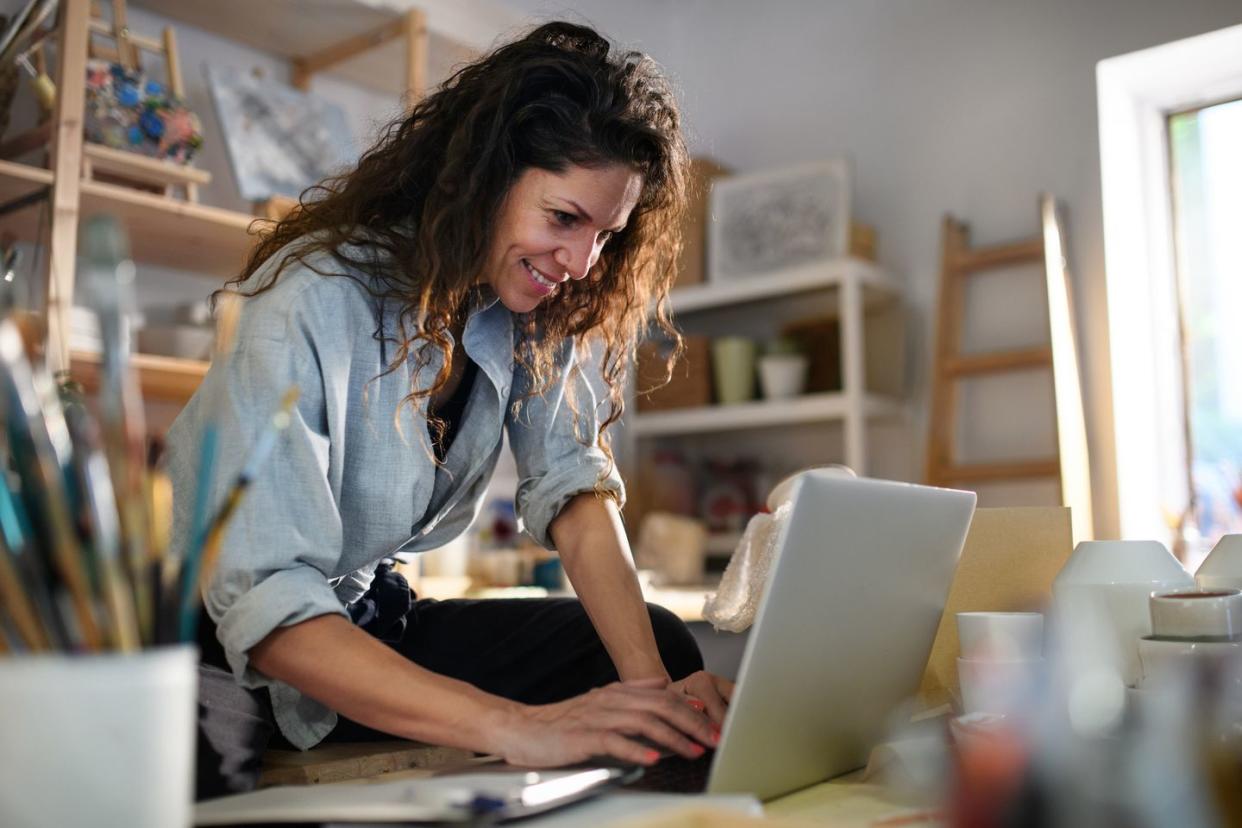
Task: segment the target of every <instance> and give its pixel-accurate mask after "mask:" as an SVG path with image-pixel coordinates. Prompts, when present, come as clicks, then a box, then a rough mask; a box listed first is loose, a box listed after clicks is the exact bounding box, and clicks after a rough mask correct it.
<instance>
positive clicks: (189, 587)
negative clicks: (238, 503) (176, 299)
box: [174, 293, 242, 637]
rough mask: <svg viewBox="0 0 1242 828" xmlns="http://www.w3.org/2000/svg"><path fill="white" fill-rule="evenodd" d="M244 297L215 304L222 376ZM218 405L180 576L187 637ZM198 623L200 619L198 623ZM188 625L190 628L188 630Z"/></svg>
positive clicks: (203, 453)
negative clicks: (186, 615) (188, 616)
mask: <svg viewBox="0 0 1242 828" xmlns="http://www.w3.org/2000/svg"><path fill="white" fill-rule="evenodd" d="M241 307H242V297H241V296H240V295H238V294H236V293H224V294H221V295H220V297H219V299H218V301H217V304H216V341H215V347H214V351H213V355H212V361H211V363H212V371H213V373H217V374H219V375H221V376H223V375H224V372H225V371H227V370H228V360H229V357H230V354H231V353H232V349H233V339H234V337H235V336H236V333H237V323H238V321H239V319H240V317H241ZM221 404H222V403H216V404H215V405H214V406H212V407H210V408H208V410H207V411H206V412H205V414H204V418H203V429H202V435H201V440H202V442H201V443H200V444H199V453H198V474H197V479H196V480H195V488H194V512H193V515H192V517H191V519H190V531H189V534H188V536H187V540H186V550H185V559H184V560H183V561H182V566H181V572H180V581H181V583H180V589H179V595H178V604H177V611H176V612H174V616H176V615H181V617H182V621H181V624H180V633H181V635H182V636H183V637H184V635H185V632H186V630H187V628H191V629H192V627H193V623H194V622H187V621H185V620H184V618H185V614H186V613H187V612H188V611H189V608H191V607H193V606H194V605H195V604H196V602H197V600H198V598H197V591H198V582H199V565H200V562H201V561H202V550H203V544H204V542H205V541H206V538H207V530H208V520H209V519H210V509H211V489H212V483H213V481H214V480H215V465H216V453H217V442H218V440H219V419H220V411H219V407H220V405H221ZM196 620H197V617H196V619H195V621H196ZM187 625H188V626H187Z"/></svg>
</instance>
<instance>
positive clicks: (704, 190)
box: [673, 158, 730, 286]
mask: <svg viewBox="0 0 1242 828" xmlns="http://www.w3.org/2000/svg"><path fill="white" fill-rule="evenodd" d="M729 172H730V171H729V170H728V169H726V168H725V167H722V166H721V165H720V164H717V163H716V162H715V161H713V160H712V159H710V158H695V159H693V160H692V161H691V162H690V176H689V182H688V184H689V186H688V187H687V189H688V193H687V196H688V198H687V200H688V203H687V205H686V214H685V217H684V218H683V220H682V224H681V237H682V248H681V258H680V259H678V262H677V279H676V280H675V281H674V283H673V284H674V286H682V285H697V284H700V283H702V282H703V280H704V279H705V278H707V196H708V193H709V192H710V191H711V186H712V181H713V180H714V179H717V178H720V177H721V176H725V175H728V174H729Z"/></svg>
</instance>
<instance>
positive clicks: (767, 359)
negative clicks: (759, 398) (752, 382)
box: [759, 354, 808, 400]
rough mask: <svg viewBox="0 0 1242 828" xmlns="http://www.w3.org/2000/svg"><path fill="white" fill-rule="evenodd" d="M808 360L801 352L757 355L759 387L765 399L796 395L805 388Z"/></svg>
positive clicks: (782, 398) (778, 398)
mask: <svg viewBox="0 0 1242 828" xmlns="http://www.w3.org/2000/svg"><path fill="white" fill-rule="evenodd" d="M807 365H808V361H807V358H806V357H805V356H803V355H802V354H767V355H766V356H761V357H759V387H760V389H761V390H762V391H763V398H764V399H766V400H785V399H789V398H790V397H796V396H798V395H799V394H801V393H802V392H803V391H804V390H805V389H806V369H807Z"/></svg>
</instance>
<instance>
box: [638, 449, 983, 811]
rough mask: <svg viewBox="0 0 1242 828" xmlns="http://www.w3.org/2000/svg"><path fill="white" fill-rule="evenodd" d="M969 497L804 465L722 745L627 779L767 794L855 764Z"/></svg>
mask: <svg viewBox="0 0 1242 828" xmlns="http://www.w3.org/2000/svg"><path fill="white" fill-rule="evenodd" d="M974 509H975V495H974V493H973V492H963V491H954V490H950V489H936V488H931V487H928V486H917V485H912V484H908V483H894V482H889V481H882V480H870V479H860V478H853V477H845V476H842V475H840V474H838V473H834V472H831V471H827V472H816V471H812V472H808V473H806V474H805V475H804V476H803V477H802V479H801V480H800V482H799V483H798V484H797V487H796V489H795V490H794V496H793V507H792V512H791V515H790V518H789V520H788V522H787V523H786V524H785V526H784V528H783V530H782V532H781V535H780V536H779V537H778V540H777V548H776V560H775V561H774V562H773V566H772V569H771V570H770V571H771V575H770V578H769V581H768V583H767V587H766V589H765V591H764V595H763V597H762V599H761V601H760V604H759V610H758V612H757V614H756V616H755V623H754V625H753V626H752V627H751V629H750V635H749V638H748V640H747V643H746V650H745V652H744V654H743V656H742V663H741V669H740V672H739V675H738V681H737V686H736V688H735V690H734V695H733V701H732V703H731V704H730V706H729V712H728V715H727V716H726V718H725V723H724V727H723V730H722V733H721V739H720V745H719V746H718V747H717V748H716V750H715V752H714V753H710V754H708V755H707V756H705V757H704V758H703V759H700V760H697V761H696V762H689V761H688V760H684V759H680V758H678V757H672V758H669V759H665V760H662V761H661V762H660V763H659V764H657V765H656V766H655V767H654V768H650V769H649V770H648V773H647V775H646V777H645V779H642V780H639V782H638V783H637V785H636V787H640V788H645V789H655V790H679V791H683V792H691V791H702V790H706V792H707V793H713V794H718V793H751V794H754V795H756V796H758V797H759V798H761V799H771V798H773V797H777V796H780V795H782V794H786V793H789V792H790V791H795V790H798V789H799V788H804V787H806V786H808V785H813V784H816V783H818V782H822V781H823V780H825V779H830V778H832V777H834V776H839V775H840V774H843V773H847V772H849V771H851V770H855V769H857V768H860V767H862V766H864V765H865V764H866V761H867V756H868V754H869V753H870V750H871V748H872V747H873V746H874V745H875V744H877V743H878V742H880V741H882V740H883V739H884V737H885V735H886V727H887V725H888V717H889V715H890V714H891V713H892V711H893V710H894V708H896V707H897V706H898V705H899V704H900V703H901V702H903V701H904V700H906V699H908V698H910V697H911V696H913V695H914V694H915V692H916V691H917V690H918V687H919V683H920V681H921V679H922V676H923V670H924V667H925V666H926V664H927V657H928V654H929V653H930V652H931V645H932V640H933V638H934V637H935V634H936V629H937V626H938V625H939V623H940V617H941V614H942V612H943V611H944V605H945V601H946V599H947V598H948V594H949V586H950V584H951V583H952V580H953V573H954V570H955V569H956V567H957V560H958V556H959V555H960V554H961V551H962V544H963V543H964V542H965V540H966V532H967V529H968V528H969V527H970V520H971V517H972V515H973V514H974ZM665 768H667V769H668V772H674V773H673V775H676V772H677V771H681V772H682V773H684V772H686V771H689V774H690V775H691V776H693V775H694V774H695V772H696V770H697V771H698V772H699V773H700V777H699V781H698V783H697V785H696V784H695V782H694V781H693V780H691V781H690V782H688V783H687V781H686V780H685V779H684V778H683V779H681V781H680V784H679V783H678V781H677V780H676V779H671V780H670V781H669V783H668V784H664V783H662V782H661V780H660V777H661V776H662V775H664V774H666V773H668V772H666V771H665ZM703 771H706V777H707V778H706V785H705V787H704V785H703V782H702V776H701V773H702V772H703Z"/></svg>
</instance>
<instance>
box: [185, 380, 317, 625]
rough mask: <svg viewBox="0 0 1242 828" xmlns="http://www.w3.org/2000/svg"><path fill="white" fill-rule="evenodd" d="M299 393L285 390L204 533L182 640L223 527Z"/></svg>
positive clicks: (194, 620) (216, 553) (193, 622)
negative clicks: (244, 464) (197, 572)
mask: <svg viewBox="0 0 1242 828" xmlns="http://www.w3.org/2000/svg"><path fill="white" fill-rule="evenodd" d="M300 394H301V391H300V389H299V388H298V387H297V386H296V385H295V386H292V387H291V388H289V389H288V390H287V391H285V395H284V397H283V398H282V399H281V401H280V408H278V409H277V410H276V412H275V413H274V414H273V415H272V419H271V421H270V422H268V424H267V427H266V428H265V429H264V430H263V431H262V432H261V433H260V434H259V439H258V440H257V441H255V444H254V448H253V449H252V450H251V452H250V459H249V460H248V461H247V462H246V466H245V468H243V469H242V470H241V474H239V475H237V479H236V480H235V481H234V482H233V487H232V488H231V489H229V493H228V495H226V496H225V499H224V505H222V506H221V507H220V511H219V512H217V513H216V516H215V518H214V519H213V520H212V521H211V525H210V526H209V527H208V528H207V534H206V536H205V538H204V540H203V544H202V547H201V548H202V555H201V561H200V563H199V567H200V571H199V578H198V582H197V583H196V584H195V585H194V591H193V594H192V597H191V598H189V599H187V600H186V602H185V603H184V604H183V605H182V615H181V640H182V641H193V640H194V634H195V628H196V627H197V626H198V598H199V596H200V595H201V594H202V591H203V590H205V589H206V588H207V585H208V584H210V583H211V576H212V574H213V573H214V572H215V568H216V561H217V560H218V559H219V557H220V544H221V543H222V542H223V540H224V530H225V529H226V528H228V524H229V520H230V519H231V518H232V517H233V514H234V512H236V511H237V507H238V505H239V504H240V503H241V501H242V497H243V496H244V495H245V494H246V489H247V488H249V486H250V484H251V483H252V482H253V481H254V479H255V477H257V476H258V474H259V470H260V469H261V468H262V467H263V464H264V463H265V462H267V458H268V455H270V454H271V453H272V450H273V449H274V448H275V447H276V440H277V438H279V437H280V433H281V432H282V431H284V430H285V429H286V428H287V427H288V426H289V420H290V417H291V412H292V411H293V406H294V404H295V403H297V401H298V396H299V395H300ZM186 571H187V572H189V567H187V568H186Z"/></svg>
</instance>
